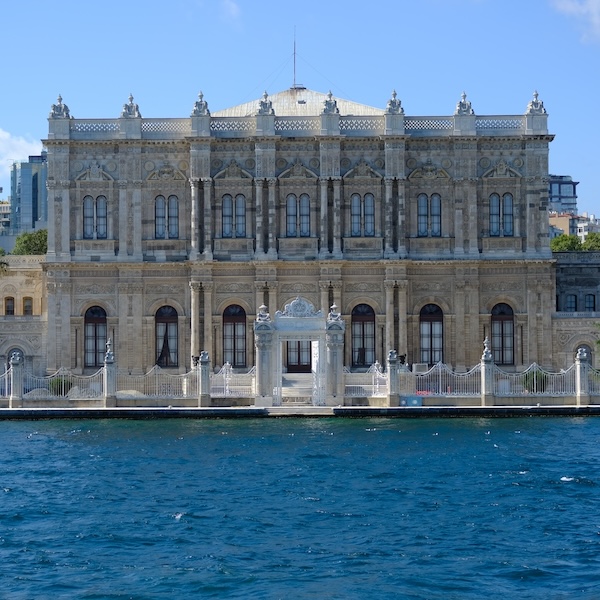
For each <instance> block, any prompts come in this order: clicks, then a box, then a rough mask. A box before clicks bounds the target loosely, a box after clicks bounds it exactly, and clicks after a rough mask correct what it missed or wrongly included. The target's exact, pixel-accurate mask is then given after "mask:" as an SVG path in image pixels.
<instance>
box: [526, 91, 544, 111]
mask: <svg viewBox="0 0 600 600" xmlns="http://www.w3.org/2000/svg"><path fill="white" fill-rule="evenodd" d="M525 114H528V115H545V114H546V109H545V108H544V103H543V102H542V101H541V100H538V93H537V90H536V91H535V92H533V100H531V101H530V102H529V104H528V105H527V112H526V113H525Z"/></svg>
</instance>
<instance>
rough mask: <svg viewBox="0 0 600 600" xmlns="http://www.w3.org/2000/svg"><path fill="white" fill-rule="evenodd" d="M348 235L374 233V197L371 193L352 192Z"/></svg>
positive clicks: (359, 235)
mask: <svg viewBox="0 0 600 600" xmlns="http://www.w3.org/2000/svg"><path fill="white" fill-rule="evenodd" d="M350 217H351V218H350V223H351V228H350V235H351V236H352V237H362V236H365V237H372V236H374V235H375V197H374V196H373V194H365V195H364V197H363V198H361V196H360V194H352V196H351V198H350Z"/></svg>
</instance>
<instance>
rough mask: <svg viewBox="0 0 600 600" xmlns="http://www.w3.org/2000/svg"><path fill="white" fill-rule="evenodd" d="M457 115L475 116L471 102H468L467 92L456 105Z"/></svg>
mask: <svg viewBox="0 0 600 600" xmlns="http://www.w3.org/2000/svg"><path fill="white" fill-rule="evenodd" d="M454 114H455V115H474V114H475V112H474V111H473V107H472V106H471V102H469V100H467V94H466V92H463V93H462V95H461V97H460V101H459V102H458V104H457V105H456V110H455V111H454Z"/></svg>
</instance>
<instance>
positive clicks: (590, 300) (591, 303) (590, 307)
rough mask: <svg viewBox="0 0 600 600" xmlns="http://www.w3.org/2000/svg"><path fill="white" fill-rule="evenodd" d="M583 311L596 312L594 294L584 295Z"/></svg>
mask: <svg viewBox="0 0 600 600" xmlns="http://www.w3.org/2000/svg"><path fill="white" fill-rule="evenodd" d="M585 310H586V311H588V312H593V311H595V310H596V296H595V295H594V294H586V295H585Z"/></svg>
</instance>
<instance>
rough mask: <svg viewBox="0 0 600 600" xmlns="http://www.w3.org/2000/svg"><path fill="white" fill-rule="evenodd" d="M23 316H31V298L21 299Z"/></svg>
mask: <svg viewBox="0 0 600 600" xmlns="http://www.w3.org/2000/svg"><path fill="white" fill-rule="evenodd" d="M23 314H24V315H26V316H30V315H32V314H33V298H29V297H25V298H23Z"/></svg>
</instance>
